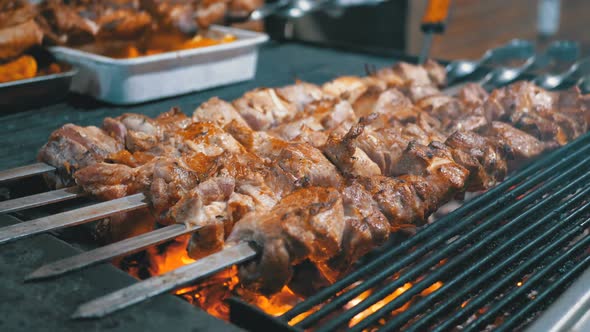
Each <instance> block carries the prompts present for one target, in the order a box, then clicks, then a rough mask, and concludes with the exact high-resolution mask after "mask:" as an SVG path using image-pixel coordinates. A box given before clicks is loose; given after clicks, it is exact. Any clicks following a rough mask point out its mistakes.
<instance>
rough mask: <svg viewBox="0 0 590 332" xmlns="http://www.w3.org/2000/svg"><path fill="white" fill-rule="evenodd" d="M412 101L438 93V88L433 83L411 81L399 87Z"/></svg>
mask: <svg viewBox="0 0 590 332" xmlns="http://www.w3.org/2000/svg"><path fill="white" fill-rule="evenodd" d="M400 90H402V91H403V92H404V94H405V95H407V96H408V97H409V98H410V99H411V100H412V101H413V102H415V103H416V102H418V101H420V100H421V99H423V98H426V97H430V96H437V95H440V90H439V89H438V88H437V87H435V86H434V85H430V84H419V83H415V82H411V83H409V84H407V85H406V86H404V87H403V88H400Z"/></svg>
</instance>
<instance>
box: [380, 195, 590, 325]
mask: <svg viewBox="0 0 590 332" xmlns="http://www.w3.org/2000/svg"><path fill="white" fill-rule="evenodd" d="M588 193H590V187H589V188H587V189H585V190H584V191H582V192H580V193H578V194H576V196H575V197H574V198H572V199H571V200H569V201H568V202H567V203H566V204H565V205H563V206H562V207H560V208H558V209H556V210H554V211H552V212H551V213H550V214H548V215H546V216H544V217H543V218H541V219H539V220H538V221H536V222H535V223H533V224H531V225H529V226H528V227H527V228H526V229H525V230H523V231H522V232H521V233H520V234H518V235H517V236H516V237H514V238H513V239H511V240H510V241H508V242H505V243H503V244H502V245H501V246H500V247H498V248H497V249H496V252H502V251H504V250H506V249H510V248H511V247H514V246H515V244H516V243H517V241H519V240H521V239H522V238H524V237H526V236H527V235H530V233H532V232H533V231H534V230H535V229H536V228H538V227H539V226H546V224H550V222H552V221H554V220H555V217H559V214H560V213H561V211H563V210H564V209H567V208H570V207H571V205H575V204H577V203H579V201H581V200H583V199H584V198H586V197H587V195H588ZM589 207H590V203H586V204H584V205H583V206H581V207H579V208H578V209H576V211H575V212H573V213H572V214H571V215H569V216H568V217H567V218H566V219H564V220H562V221H561V222H560V223H555V224H554V225H553V226H552V227H551V228H549V229H548V230H547V231H545V232H544V233H543V234H542V235H540V236H538V237H537V238H535V240H533V241H531V242H530V243H528V244H527V245H526V246H524V247H522V248H521V249H519V250H518V251H517V252H515V253H513V254H512V255H511V256H510V257H508V258H506V259H505V260H503V261H502V262H501V263H500V264H498V265H494V266H493V267H492V268H491V269H490V270H488V271H487V272H486V273H485V274H483V275H481V276H479V277H478V278H476V279H474V280H469V283H467V284H464V283H462V282H463V281H464V280H465V279H468V278H469V277H473V275H474V274H475V273H477V270H478V269H479V268H481V266H482V265H483V264H482V263H480V262H478V263H477V264H475V265H473V266H471V267H470V268H468V269H467V270H465V271H464V272H461V274H459V275H458V276H457V277H454V278H453V279H452V280H451V281H450V282H448V283H445V284H444V285H443V286H442V287H441V288H439V289H438V290H437V291H436V292H434V293H432V294H430V295H429V296H428V297H426V298H424V299H422V300H421V301H419V302H417V303H413V304H412V306H411V307H410V308H409V309H408V310H406V311H404V312H403V313H401V314H399V315H397V316H395V317H394V318H392V319H391V320H390V321H389V322H388V323H387V324H386V325H385V326H384V327H383V328H384V329H385V330H388V329H396V328H399V327H401V326H403V324H405V323H406V322H407V321H408V320H410V319H412V318H413V317H415V316H416V315H418V314H419V313H421V312H424V310H425V309H426V308H428V307H432V303H435V301H438V300H439V299H441V298H442V297H443V296H445V295H447V296H448V295H450V297H449V298H445V299H444V302H443V303H439V304H437V305H436V307H435V308H433V310H432V311H431V312H429V313H428V314H426V315H424V316H421V317H420V320H418V321H417V322H415V323H414V324H412V326H410V327H408V329H407V331H423V330H424V329H426V328H427V326H428V324H430V323H431V321H432V320H434V319H435V318H437V317H440V316H441V315H442V314H444V313H446V312H449V311H450V310H452V309H453V308H452V307H453V306H455V305H458V304H460V303H461V302H462V301H464V300H466V299H467V297H468V295H469V294H470V293H471V292H474V291H477V289H478V287H479V286H481V285H482V284H484V283H485V282H486V281H489V279H490V277H492V276H495V275H499V274H501V273H502V271H505V269H506V268H507V267H508V266H510V265H511V264H513V263H514V262H517V259H520V258H521V257H522V256H523V255H524V254H526V253H529V252H530V251H532V250H535V249H539V248H540V247H541V246H542V244H543V243H544V242H543V241H545V240H548V239H549V238H550V237H551V236H555V234H557V233H559V232H560V231H563V230H564V224H569V223H571V221H572V219H575V218H579V215H580V214H581V213H582V212H587V211H588V208H589ZM565 230H570V232H569V233H568V234H567V235H568V236H567V237H566V238H567V240H569V239H571V238H573V237H574V236H575V235H577V234H579V231H580V226H579V225H576V224H575V223H572V224H571V225H568V226H567V228H566V229H565ZM561 244H562V242H556V243H554V244H552V245H551V246H550V249H544V250H543V252H545V251H546V250H553V249H555V248H557V247H558V246H559V245H561ZM493 256H496V255H493ZM537 256H539V255H537ZM491 257H492V256H487V257H486V258H485V259H484V260H482V261H481V262H486V261H489V260H490V258H491ZM540 257H543V256H540ZM534 262H536V261H534V260H529V261H527V263H526V264H528V265H529V266H530V265H532V264H533V263H534ZM517 276H518V275H517ZM511 281H512V279H510V278H504V279H502V280H501V281H500V283H502V284H503V285H505V284H507V283H508V282H511ZM461 286H463V288H461ZM468 305H470V303H468ZM463 309H464V310H466V311H467V306H465V308H463ZM476 309H477V308H476ZM447 321H449V324H451V322H450V321H451V319H447ZM449 326H450V325H449ZM441 329H442V327H441Z"/></svg>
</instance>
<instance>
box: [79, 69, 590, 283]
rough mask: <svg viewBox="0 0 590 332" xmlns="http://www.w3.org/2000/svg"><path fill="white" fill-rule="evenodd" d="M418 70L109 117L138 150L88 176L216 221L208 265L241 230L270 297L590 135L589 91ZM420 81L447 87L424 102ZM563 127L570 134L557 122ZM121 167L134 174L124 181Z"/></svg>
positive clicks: (200, 248)
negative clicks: (458, 87)
mask: <svg viewBox="0 0 590 332" xmlns="http://www.w3.org/2000/svg"><path fill="white" fill-rule="evenodd" d="M417 68H418V69H416V67H415V66H414V67H412V66H406V65H401V66H396V67H394V68H391V69H390V70H384V71H379V72H377V73H375V74H374V75H373V76H372V77H370V78H366V79H361V78H351V77H346V78H342V79H337V80H334V81H332V82H331V83H328V84H326V85H324V86H323V87H322V88H319V87H317V86H314V85H305V84H303V83H302V82H297V83H296V84H295V85H294V86H290V87H286V88H282V89H258V90H254V91H252V92H250V93H247V94H246V95H245V96H244V97H242V98H240V99H238V100H236V101H234V102H233V103H231V104H230V103H226V102H224V101H222V100H219V99H215V98H214V99H211V100H209V101H208V102H207V103H205V104H203V105H201V106H200V107H199V108H198V109H197V110H196V111H195V112H194V114H193V117H192V119H190V118H188V117H186V116H184V114H182V113H180V112H178V111H172V112H169V113H166V114H165V115H162V116H160V117H158V118H155V119H150V118H146V117H143V116H140V115H132V114H128V115H125V116H122V117H119V118H117V119H109V120H108V121H106V120H105V124H104V128H105V130H106V131H107V132H109V133H110V135H111V136H112V137H114V138H113V139H112V140H113V141H114V142H115V143H116V144H119V145H120V146H122V145H124V146H125V147H126V149H125V150H123V151H124V152H121V150H119V151H118V152H116V153H114V154H111V155H109V156H108V157H106V159H105V158H103V160H106V161H107V162H108V163H115V164H107V163H97V164H95V165H94V166H88V167H86V168H83V169H81V170H80V171H78V172H77V173H76V175H75V177H76V179H77V181H78V183H79V184H80V185H82V186H83V187H85V188H86V187H87V189H86V190H87V191H89V192H92V193H96V194H97V195H103V194H102V193H108V195H114V196H113V197H115V196H116V195H125V194H128V193H129V192H127V190H128V188H131V189H132V190H135V191H142V192H145V193H146V194H147V195H148V196H149V197H151V200H152V205H153V211H154V213H155V214H156V215H157V218H159V219H160V221H162V222H165V223H168V222H186V223H188V224H193V225H202V226H204V228H203V229H202V230H201V231H199V232H197V234H196V235H195V236H194V237H193V239H192V241H191V245H190V247H191V248H190V249H191V255H193V256H194V257H201V256H202V255H206V254H209V253H211V252H213V251H215V250H218V249H220V248H221V247H222V245H223V244H224V240H223V239H224V238H225V237H227V236H228V234H229V240H228V241H229V242H228V243H230V244H231V243H234V242H237V241H251V242H253V243H255V244H256V245H257V246H258V247H259V248H260V250H261V253H262V254H261V257H260V259H259V260H258V261H256V262H252V263H249V264H247V265H245V266H243V267H241V269H240V278H241V280H242V282H243V283H244V284H245V285H246V286H248V287H250V288H252V289H254V290H255V291H257V292H262V293H265V294H270V293H272V292H274V291H277V290H279V289H281V288H282V287H283V285H285V284H286V283H288V282H290V281H291V282H295V283H297V281H296V280H292V278H293V272H292V271H293V267H294V266H296V265H298V264H308V263H309V262H311V263H313V264H314V265H315V266H316V267H317V269H318V271H320V273H321V275H322V277H323V278H325V279H326V280H329V281H333V280H335V279H336V278H338V277H339V276H340V274H341V273H343V272H345V271H346V270H347V269H349V268H350V266H351V264H352V263H353V262H354V261H355V260H356V259H357V258H358V257H360V256H362V255H364V254H366V253H367V252H368V251H370V250H371V249H372V248H375V247H376V246H379V245H380V244H382V243H383V242H384V241H385V240H386V239H387V238H388V236H389V233H390V232H392V231H397V230H400V229H408V228H413V227H416V226H419V225H422V224H423V223H424V222H425V221H426V220H427V218H428V216H429V215H430V214H431V213H433V212H434V211H435V210H436V209H437V208H438V207H440V206H441V205H442V204H444V203H445V202H447V201H449V200H451V199H452V198H453V197H456V195H458V194H461V193H462V192H464V191H465V190H473V191H476V190H482V189H487V188H490V187H491V186H493V185H494V184H495V183H497V182H498V181H501V180H502V179H503V178H504V176H505V175H506V173H507V169H508V166H507V163H508V159H510V158H511V156H512V155H514V156H515V157H516V158H517V159H519V158H520V159H524V158H531V157H534V156H536V155H538V154H539V153H541V152H542V151H544V150H546V149H550V148H554V147H556V146H557V145H559V144H561V143H562V142H563V141H564V140H565V141H567V140H570V139H573V138H574V137H576V136H577V135H579V134H580V133H582V132H584V131H585V130H586V128H587V122H588V119H589V111H588V104H589V103H588V100H587V99H586V97H583V96H581V95H580V94H579V92H577V91H575V90H572V91H568V92H567V93H565V94H563V95H561V94H554V93H545V92H544V91H542V90H539V89H538V88H536V87H534V86H527V85H522V84H521V85H518V84H517V85H513V86H509V87H507V88H504V90H503V92H493V93H492V94H491V95H490V96H489V97H486V94H485V93H484V92H482V91H481V90H479V89H478V88H477V87H476V86H468V87H466V88H465V89H464V90H463V91H462V92H461V93H460V94H459V97H457V98H451V97H446V96H443V95H441V93H440V91H438V89H437V86H438V85H439V84H440V82H442V81H443V80H441V78H440V77H439V76H438V74H437V71H436V69H437V68H438V67H436V66H431V68H430V69H424V68H422V69H420V67H417ZM414 87H419V88H420V89H422V87H427V88H428V90H429V91H430V92H433V93H428V94H427V95H426V96H418V94H416V93H415V91H414V92H413V91H412V89H414ZM423 90H424V91H426V90H425V89H423ZM511 100H512V101H511ZM515 105H516V106H515ZM527 107H528V110H529V111H528V112H527V111H526V108H527ZM449 119H450V120H449ZM539 119H542V120H539ZM571 119H575V121H578V122H580V123H576V124H574V123H573V122H572V121H570V120H571ZM549 121H554V122H555V126H557V128H558V130H553V129H551V128H549V129H548V128H546V126H547V125H546V124H545V122H549ZM514 126H516V127H519V128H520V129H517V128H515V127H514ZM260 129H265V130H266V131H257V130H260ZM470 129H473V130H470ZM541 129H543V130H541ZM318 142H319V143H318ZM324 142H325V144H324ZM99 161H100V160H99ZM172 163H174V164H172ZM107 165H108V166H107ZM115 167H121V168H122V169H123V170H122V171H121V176H122V179H120V180H119V179H117V180H116V181H114V180H113V179H114V178H116V177H117V176H118V174H117V175H115V174H114V173H116V171H114V168H115ZM175 167H176V168H175ZM101 168H104V169H105V171H104V172H107V171H108V172H110V173H108V172H107V173H105V175H100V174H98V173H99V172H100V169H101ZM92 172H94V174H90V173H92ZM125 172H128V173H129V174H131V175H126V173H125ZM109 174H112V175H109ZM187 174H190V176H189V175H187ZM108 176H112V178H111V180H106V181H101V178H102V177H108ZM391 176H395V178H392V177H391ZM122 183H128V187H126V188H123V189H124V190H122V188H121V187H120V185H121V184H122ZM101 186H103V187H104V188H101ZM109 186H111V187H112V189H109V188H108V187H109ZM93 190H94V191H93ZM195 207H201V208H198V209H195ZM328 217H329V218H328ZM232 229H233V230H232ZM230 232H231V234H230ZM298 275H304V274H298Z"/></svg>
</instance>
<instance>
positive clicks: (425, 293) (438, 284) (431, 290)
mask: <svg viewBox="0 0 590 332" xmlns="http://www.w3.org/2000/svg"><path fill="white" fill-rule="evenodd" d="M442 285H443V283H442V282H441V281H437V282H435V283H434V284H432V285H430V287H428V288H426V289H425V290H423V291H422V293H420V295H422V296H428V295H429V294H432V293H434V292H436V291H437V290H438V289H439V288H441V287H442Z"/></svg>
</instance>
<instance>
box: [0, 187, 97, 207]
mask: <svg viewBox="0 0 590 332" xmlns="http://www.w3.org/2000/svg"><path fill="white" fill-rule="evenodd" d="M85 195H86V194H85V193H84V192H83V191H81V190H80V188H78V187H68V188H62V189H58V190H53V191H47V192H44V193H40V194H36V195H31V196H26V197H21V198H15V199H11V200H8V201H3V202H0V213H10V212H15V211H20V210H25V209H31V208H34V207H37V206H42V205H48V204H53V203H58V202H63V201H67V200H70V199H74V198H77V197H82V196H85Z"/></svg>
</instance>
